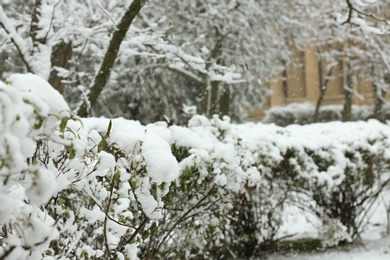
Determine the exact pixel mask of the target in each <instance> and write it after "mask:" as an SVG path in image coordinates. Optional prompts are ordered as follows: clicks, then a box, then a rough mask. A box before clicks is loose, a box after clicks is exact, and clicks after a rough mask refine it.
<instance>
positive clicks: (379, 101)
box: [372, 83, 385, 121]
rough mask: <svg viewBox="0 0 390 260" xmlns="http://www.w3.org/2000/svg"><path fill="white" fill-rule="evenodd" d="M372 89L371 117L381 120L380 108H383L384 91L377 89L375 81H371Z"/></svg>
mask: <svg viewBox="0 0 390 260" xmlns="http://www.w3.org/2000/svg"><path fill="white" fill-rule="evenodd" d="M372 89H373V91H374V95H375V105H374V111H373V117H374V118H375V119H376V120H378V121H383V113H382V108H383V100H384V94H385V93H383V91H382V90H381V89H378V86H377V85H376V84H375V83H372Z"/></svg>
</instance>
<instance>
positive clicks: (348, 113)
mask: <svg viewBox="0 0 390 260" xmlns="http://www.w3.org/2000/svg"><path fill="white" fill-rule="evenodd" d="M344 95H345V96H344V107H343V114H342V121H344V122H346V121H351V119H352V97H353V72H352V69H351V68H350V67H348V72H347V85H346V87H344Z"/></svg>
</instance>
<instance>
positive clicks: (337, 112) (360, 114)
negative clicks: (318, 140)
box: [262, 102, 390, 126]
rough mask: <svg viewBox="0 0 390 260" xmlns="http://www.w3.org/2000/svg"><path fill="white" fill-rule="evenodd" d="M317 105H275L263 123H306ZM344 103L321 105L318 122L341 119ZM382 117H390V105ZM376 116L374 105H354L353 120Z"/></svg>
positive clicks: (310, 120) (311, 121) (311, 120)
mask: <svg viewBox="0 0 390 260" xmlns="http://www.w3.org/2000/svg"><path fill="white" fill-rule="evenodd" d="M314 110H315V107H314V105H313V104H311V103H309V102H304V103H291V104H289V105H287V106H283V107H273V108H271V109H269V110H267V111H266V114H265V117H264V118H263V120H262V122H263V123H268V124H269V123H274V124H276V125H279V126H287V125H291V124H298V125H306V124H310V123H313V121H314ZM342 111H343V106H342V105H326V106H322V107H320V110H319V114H318V122H331V121H340V120H341V119H342ZM381 114H382V115H381V117H382V118H383V119H384V120H389V119H390V106H389V105H388V104H385V105H383V108H382V110H381ZM370 118H374V107H373V106H357V105H353V106H352V111H351V121H359V120H368V119H370Z"/></svg>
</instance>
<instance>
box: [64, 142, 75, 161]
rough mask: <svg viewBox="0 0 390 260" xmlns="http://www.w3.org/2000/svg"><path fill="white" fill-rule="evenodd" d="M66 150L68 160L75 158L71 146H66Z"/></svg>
mask: <svg viewBox="0 0 390 260" xmlns="http://www.w3.org/2000/svg"><path fill="white" fill-rule="evenodd" d="M66 150H67V151H68V153H69V159H71V160H72V159H74V158H75V157H76V152H75V150H74V148H73V146H72V145H70V146H67V147H66Z"/></svg>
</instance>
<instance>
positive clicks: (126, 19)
mask: <svg viewBox="0 0 390 260" xmlns="http://www.w3.org/2000/svg"><path fill="white" fill-rule="evenodd" d="M144 2H145V0H133V2H132V3H131V5H130V6H129V8H128V9H127V11H126V12H125V14H124V15H123V16H122V18H121V20H120V22H119V24H118V26H117V27H116V29H115V31H114V33H113V35H112V37H111V40H110V43H109V45H108V48H107V51H106V53H105V55H104V58H103V62H102V64H101V66H100V69H99V71H98V73H97V75H96V77H95V80H94V82H93V83H92V86H91V91H90V93H89V94H88V100H85V101H84V102H83V103H82V104H81V106H80V108H79V110H78V115H79V116H81V117H86V116H87V115H88V113H89V111H88V108H89V106H90V107H92V106H93V105H94V104H95V103H96V101H97V99H98V97H99V96H100V93H101V92H102V91H103V89H104V87H105V86H106V84H107V82H108V80H109V78H110V75H111V71H112V68H113V66H114V62H115V60H116V58H117V57H118V52H119V48H120V46H121V44H122V42H123V39H124V38H125V36H126V33H127V31H128V30H129V27H130V25H131V23H132V22H133V20H134V18H135V17H136V16H137V15H138V13H139V11H140V10H141V8H142V6H143V4H144ZM88 104H89V105H88Z"/></svg>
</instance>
